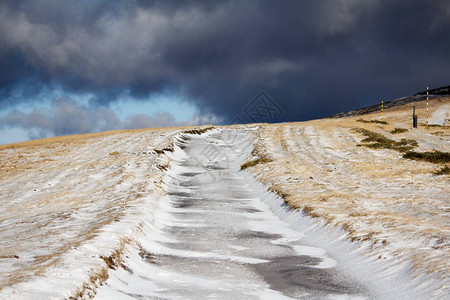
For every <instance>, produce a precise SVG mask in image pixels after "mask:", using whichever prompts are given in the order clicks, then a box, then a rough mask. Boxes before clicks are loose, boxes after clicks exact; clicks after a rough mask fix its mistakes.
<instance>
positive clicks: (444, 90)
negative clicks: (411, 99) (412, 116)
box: [414, 85, 450, 96]
mask: <svg viewBox="0 0 450 300" xmlns="http://www.w3.org/2000/svg"><path fill="white" fill-rule="evenodd" d="M426 94H427V91H423V92H419V93H417V94H414V96H419V95H426ZM428 94H430V95H439V96H448V95H450V85H447V86H443V87H440V88H437V89H432V90H429V91H428Z"/></svg>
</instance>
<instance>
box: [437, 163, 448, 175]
mask: <svg viewBox="0 0 450 300" xmlns="http://www.w3.org/2000/svg"><path fill="white" fill-rule="evenodd" d="M433 174H434V175H450V168H449V167H448V166H447V165H445V166H443V167H442V168H440V169H439V170H436V171H435V172H433Z"/></svg>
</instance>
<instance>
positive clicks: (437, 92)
mask: <svg viewBox="0 0 450 300" xmlns="http://www.w3.org/2000/svg"><path fill="white" fill-rule="evenodd" d="M428 94H429V98H430V99H433V98H437V97H442V96H450V85H449V86H443V87H440V88H437V89H432V90H429V91H428ZM426 95H427V91H423V92H419V93H416V94H414V95H413V96H407V97H402V98H398V99H395V100H390V101H385V102H384V105H383V106H384V108H389V107H394V106H399V105H404V104H407V103H410V102H415V101H420V100H424V99H426ZM377 110H380V103H377V104H375V105H372V106H367V107H363V108H359V109H356V110H352V111H349V112H343V113H338V114H335V115H332V116H329V118H332V119H339V118H345V117H351V116H359V115H364V114H368V113H371V112H374V111H377Z"/></svg>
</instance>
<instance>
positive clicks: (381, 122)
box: [356, 119, 389, 125]
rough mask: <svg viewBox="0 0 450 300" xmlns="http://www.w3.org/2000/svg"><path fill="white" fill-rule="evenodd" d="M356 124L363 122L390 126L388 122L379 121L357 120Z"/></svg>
mask: <svg viewBox="0 0 450 300" xmlns="http://www.w3.org/2000/svg"><path fill="white" fill-rule="evenodd" d="M356 122H362V123H377V124H383V125H387V124H389V123H388V122H386V121H379V120H364V119H358V120H356Z"/></svg>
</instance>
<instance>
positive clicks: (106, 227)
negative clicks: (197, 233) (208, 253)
mask: <svg viewBox="0 0 450 300" xmlns="http://www.w3.org/2000/svg"><path fill="white" fill-rule="evenodd" d="M175 132H176V131H175V130H155V131H135V132H119V133H116V134H105V135H100V136H99V135H96V136H95V138H93V139H83V138H81V141H80V140H77V139H76V138H72V139H71V140H67V138H64V137H63V138H61V139H59V140H58V138H53V139H50V141H47V143H45V140H44V142H42V141H35V142H31V143H28V144H27V143H24V144H25V145H19V146H14V147H5V148H6V149H3V150H1V151H0V157H1V161H2V164H3V165H6V166H7V168H5V169H2V171H3V172H2V175H3V176H2V181H1V185H0V193H1V195H2V196H1V199H0V240H1V241H2V247H1V248H0V296H1V297H2V298H5V297H12V298H27V299H43V298H46V299H50V298H54V299H61V298H68V297H70V296H81V295H84V294H92V289H93V288H94V287H95V285H97V284H99V283H101V281H103V280H105V279H106V278H107V277H108V272H107V268H108V267H109V268H111V267H113V266H114V264H117V263H118V262H120V252H121V250H122V249H123V247H124V245H125V244H127V243H130V242H132V239H133V238H134V237H135V236H136V235H137V234H139V231H140V227H141V223H142V220H143V219H144V218H148V217H149V216H151V212H152V210H153V207H154V206H155V205H157V199H158V198H159V197H160V196H161V194H162V190H161V189H160V188H159V187H158V186H159V185H160V181H161V178H162V170H161V168H160V166H163V165H165V164H167V163H168V159H167V157H166V156H164V155H158V154H157V153H156V152H155V151H154V149H155V148H158V147H162V145H165V144H167V143H168V142H170V136H171V135H173V134H174V133H175Z"/></svg>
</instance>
